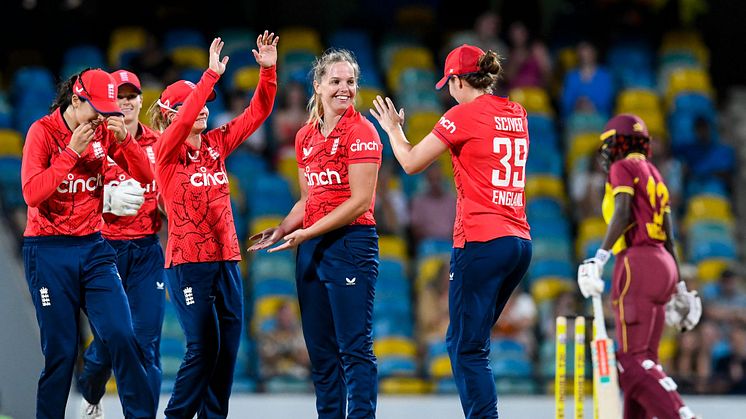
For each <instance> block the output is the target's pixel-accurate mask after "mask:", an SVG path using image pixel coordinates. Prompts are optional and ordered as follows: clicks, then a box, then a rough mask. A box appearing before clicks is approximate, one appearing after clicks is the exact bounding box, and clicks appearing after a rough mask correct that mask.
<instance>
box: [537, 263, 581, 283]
mask: <svg viewBox="0 0 746 419" xmlns="http://www.w3.org/2000/svg"><path fill="white" fill-rule="evenodd" d="M528 275H529V277H530V279H531V281H533V280H535V279H536V278H542V277H559V278H574V277H575V266H574V265H571V264H570V262H569V261H567V260H538V261H535V262H534V263H532V264H531V266H530V267H529V269H528Z"/></svg>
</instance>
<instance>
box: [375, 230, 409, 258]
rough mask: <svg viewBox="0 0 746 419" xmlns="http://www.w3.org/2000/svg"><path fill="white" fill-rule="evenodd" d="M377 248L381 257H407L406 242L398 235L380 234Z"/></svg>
mask: <svg viewBox="0 0 746 419" xmlns="http://www.w3.org/2000/svg"><path fill="white" fill-rule="evenodd" d="M378 248H379V253H380V255H381V259H384V258H389V259H400V260H406V259H407V243H406V242H405V241H404V239H402V238H401V237H399V236H381V237H380V238H379V239H378Z"/></svg>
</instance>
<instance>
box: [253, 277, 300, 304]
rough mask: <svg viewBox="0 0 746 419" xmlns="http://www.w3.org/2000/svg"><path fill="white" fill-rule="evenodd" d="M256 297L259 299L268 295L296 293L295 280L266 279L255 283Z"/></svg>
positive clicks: (254, 293) (290, 294)
mask: <svg viewBox="0 0 746 419" xmlns="http://www.w3.org/2000/svg"><path fill="white" fill-rule="evenodd" d="M253 295H254V298H255V299H259V298H262V297H266V296H268V295H289V296H294V295H296V290H295V281H292V280H288V279H285V278H282V279H265V280H261V281H257V282H255V283H254V292H253Z"/></svg>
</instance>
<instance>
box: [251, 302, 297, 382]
mask: <svg viewBox="0 0 746 419" xmlns="http://www.w3.org/2000/svg"><path fill="white" fill-rule="evenodd" d="M257 341H258V343H259V365H260V369H261V375H262V378H263V379H265V380H266V379H271V378H274V377H288V378H294V379H297V380H306V379H308V376H309V369H308V368H309V365H310V360H309V359H308V351H307V350H306V345H305V343H304V342H303V332H302V331H301V328H300V324H299V323H298V319H297V318H296V314H295V312H294V311H293V307H292V306H291V305H290V303H289V302H288V301H284V302H282V303H281V304H280V307H279V308H278V309H277V314H275V324H274V327H272V328H271V329H270V330H267V331H262V332H260V333H259V336H258V337H257Z"/></svg>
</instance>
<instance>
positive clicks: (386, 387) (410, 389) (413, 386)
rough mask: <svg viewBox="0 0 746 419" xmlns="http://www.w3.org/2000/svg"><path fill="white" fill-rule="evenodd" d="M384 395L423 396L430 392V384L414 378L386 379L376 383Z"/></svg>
mask: <svg viewBox="0 0 746 419" xmlns="http://www.w3.org/2000/svg"><path fill="white" fill-rule="evenodd" d="M378 389H379V391H380V392H381V393H384V394H425V393H430V392H431V391H432V384H430V383H428V382H427V381H425V380H423V379H421V378H415V377H386V378H384V379H382V380H380V381H379V382H378Z"/></svg>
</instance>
